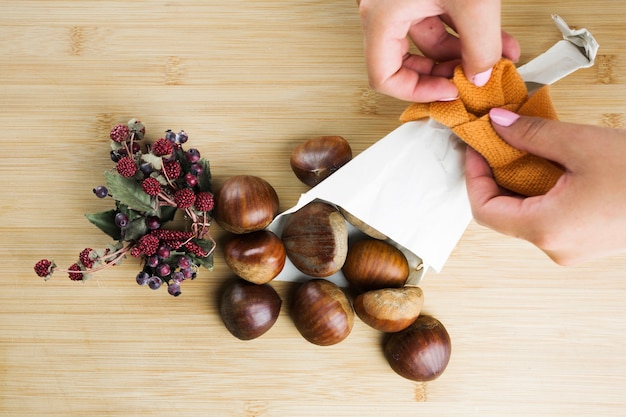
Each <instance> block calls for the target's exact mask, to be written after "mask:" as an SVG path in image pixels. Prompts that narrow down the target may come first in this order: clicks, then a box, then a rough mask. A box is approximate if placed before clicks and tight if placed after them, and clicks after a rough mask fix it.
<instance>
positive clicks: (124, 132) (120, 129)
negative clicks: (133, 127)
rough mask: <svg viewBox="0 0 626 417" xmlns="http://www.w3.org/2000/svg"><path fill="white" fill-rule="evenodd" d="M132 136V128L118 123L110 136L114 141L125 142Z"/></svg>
mask: <svg viewBox="0 0 626 417" xmlns="http://www.w3.org/2000/svg"><path fill="white" fill-rule="evenodd" d="M129 136H130V129H129V128H128V126H126V125H117V126H115V127H114V128H113V129H111V133H110V137H111V140H112V141H114V142H118V143H119V142H124V141H126V140H127V139H128V137H129Z"/></svg>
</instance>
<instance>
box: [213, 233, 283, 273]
mask: <svg viewBox="0 0 626 417" xmlns="http://www.w3.org/2000/svg"><path fill="white" fill-rule="evenodd" d="M286 258H287V254H286V252H285V245H283V242H282V240H280V238H279V237H278V236H276V234H274V233H272V232H271V231H269V230H266V229H264V230H257V231H256V232H250V233H245V234H239V235H233V237H232V238H230V239H229V240H228V241H227V242H226V243H225V244H224V260H225V261H226V264H227V265H228V266H229V267H230V269H232V271H233V272H234V273H235V274H237V275H238V276H240V277H241V278H243V279H245V280H246V281H250V282H252V283H254V284H265V283H267V282H270V281H271V280H273V279H274V278H276V276H277V275H278V274H280V272H281V271H282V270H283V267H284V266H285V260H286Z"/></svg>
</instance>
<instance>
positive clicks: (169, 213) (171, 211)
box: [160, 206, 176, 225]
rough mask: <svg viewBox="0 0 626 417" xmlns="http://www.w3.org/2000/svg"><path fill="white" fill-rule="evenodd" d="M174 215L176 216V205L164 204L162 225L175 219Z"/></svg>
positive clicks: (161, 217)
mask: <svg viewBox="0 0 626 417" xmlns="http://www.w3.org/2000/svg"><path fill="white" fill-rule="evenodd" d="M174 216H176V207H172V206H162V207H161V216H160V219H161V225H163V224H165V223H166V222H169V221H171V220H174Z"/></svg>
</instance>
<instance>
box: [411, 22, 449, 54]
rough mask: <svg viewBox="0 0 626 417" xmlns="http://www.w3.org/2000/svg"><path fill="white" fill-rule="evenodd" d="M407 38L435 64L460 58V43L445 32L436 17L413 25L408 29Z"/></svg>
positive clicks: (442, 23) (442, 24) (444, 28)
mask: <svg viewBox="0 0 626 417" xmlns="http://www.w3.org/2000/svg"><path fill="white" fill-rule="evenodd" d="M409 37H410V38H411V40H412V41H413V43H414V44H415V46H417V48H418V49H419V50H420V51H422V53H423V54H424V55H425V56H427V57H428V58H431V59H433V60H434V61H437V62H444V61H450V60H453V59H459V58H461V42H460V41H459V38H457V37H456V36H455V35H453V34H452V33H450V32H448V31H447V30H446V26H445V25H444V22H442V20H441V19H440V18H439V17H438V16H434V17H429V18H426V19H423V20H422V21H420V22H418V23H416V24H414V25H412V26H411V28H410V29H409Z"/></svg>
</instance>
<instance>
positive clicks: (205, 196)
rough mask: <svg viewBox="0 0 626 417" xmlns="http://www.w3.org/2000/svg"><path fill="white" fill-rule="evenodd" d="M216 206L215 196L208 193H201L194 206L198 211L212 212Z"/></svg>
mask: <svg viewBox="0 0 626 417" xmlns="http://www.w3.org/2000/svg"><path fill="white" fill-rule="evenodd" d="M214 205H215V200H213V194H211V193H209V192H208V191H202V192H199V193H198V195H197V196H196V202H195V204H194V206H195V207H196V210H198V211H203V212H205V211H211V210H213V206H214Z"/></svg>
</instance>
